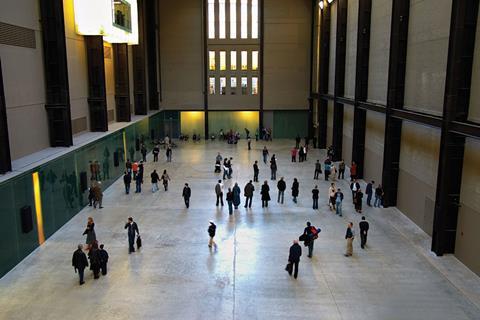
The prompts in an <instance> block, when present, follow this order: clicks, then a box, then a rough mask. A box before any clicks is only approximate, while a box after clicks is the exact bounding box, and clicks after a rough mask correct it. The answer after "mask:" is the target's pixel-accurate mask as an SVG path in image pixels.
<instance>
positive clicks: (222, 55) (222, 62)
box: [220, 51, 227, 71]
mask: <svg viewBox="0 0 480 320" xmlns="http://www.w3.org/2000/svg"><path fill="white" fill-rule="evenodd" d="M220 70H221V71H225V70H227V52H226V51H220Z"/></svg>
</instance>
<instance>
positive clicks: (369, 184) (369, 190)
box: [365, 180, 375, 207]
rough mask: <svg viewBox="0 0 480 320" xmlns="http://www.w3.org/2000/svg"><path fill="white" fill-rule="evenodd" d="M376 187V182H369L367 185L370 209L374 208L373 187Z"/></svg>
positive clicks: (366, 191) (366, 190)
mask: <svg viewBox="0 0 480 320" xmlns="http://www.w3.org/2000/svg"><path fill="white" fill-rule="evenodd" d="M374 185H375V181H373V180H372V182H369V183H368V184H367V188H366V189H365V193H366V194H367V205H368V206H369V207H371V206H372V195H373V186H374Z"/></svg>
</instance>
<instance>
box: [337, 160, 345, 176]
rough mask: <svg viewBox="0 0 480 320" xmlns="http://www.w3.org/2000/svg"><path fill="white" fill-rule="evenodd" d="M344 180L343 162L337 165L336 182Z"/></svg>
mask: <svg viewBox="0 0 480 320" xmlns="http://www.w3.org/2000/svg"><path fill="white" fill-rule="evenodd" d="M340 179H345V161H343V159H342V161H340V163H339V164H338V180H340Z"/></svg>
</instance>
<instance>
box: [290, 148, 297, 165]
mask: <svg viewBox="0 0 480 320" xmlns="http://www.w3.org/2000/svg"><path fill="white" fill-rule="evenodd" d="M290 153H291V154H292V162H297V148H292V151H290Z"/></svg>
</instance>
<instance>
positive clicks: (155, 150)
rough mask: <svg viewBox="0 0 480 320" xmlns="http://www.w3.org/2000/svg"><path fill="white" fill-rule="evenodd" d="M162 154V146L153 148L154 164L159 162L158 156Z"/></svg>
mask: <svg viewBox="0 0 480 320" xmlns="http://www.w3.org/2000/svg"><path fill="white" fill-rule="evenodd" d="M159 153H160V146H159V145H158V144H157V145H155V147H153V150H152V154H153V162H158V154H159Z"/></svg>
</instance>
